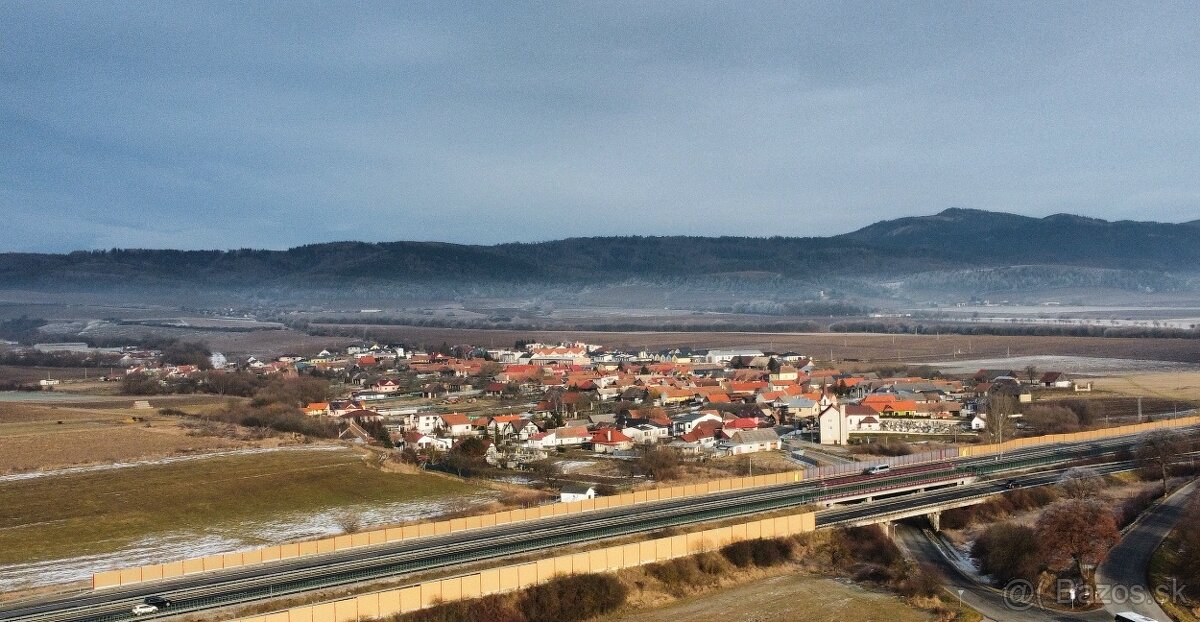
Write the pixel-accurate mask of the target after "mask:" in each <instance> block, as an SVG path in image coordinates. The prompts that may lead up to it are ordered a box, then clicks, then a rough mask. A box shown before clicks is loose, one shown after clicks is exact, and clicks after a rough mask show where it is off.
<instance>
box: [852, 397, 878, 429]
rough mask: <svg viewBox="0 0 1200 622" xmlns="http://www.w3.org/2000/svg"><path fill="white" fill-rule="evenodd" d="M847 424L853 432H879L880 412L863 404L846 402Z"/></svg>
mask: <svg viewBox="0 0 1200 622" xmlns="http://www.w3.org/2000/svg"><path fill="white" fill-rule="evenodd" d="M845 413H846V424H847V426H848V427H849V429H850V431H851V432H878V431H879V413H877V412H875V409H874V408H871V407H870V406H866V405H863V404H846V407H845Z"/></svg>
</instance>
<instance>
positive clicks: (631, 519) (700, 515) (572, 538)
mask: <svg viewBox="0 0 1200 622" xmlns="http://www.w3.org/2000/svg"><path fill="white" fill-rule="evenodd" d="M1130 442H1131V441H1130V440H1129V439H1125V440H1123V441H1120V442H1117V441H1108V442H1094V443H1084V444H1077V445H1075V446H1071V447H1068V446H1047V447H1042V448H1031V449H1028V450H1023V451H1018V452H1012V453H1010V454H1009V455H1006V456H1005V458H1004V462H1002V463H996V462H994V458H991V457H988V458H982V459H975V460H971V461H964V463H963V464H964V465H965V466H964V468H965V469H968V470H978V469H980V468H982V467H987V468H988V469H989V470H994V469H1003V468H1017V467H1015V466H1014V465H1023V464H1025V463H1028V462H1030V461H1039V460H1041V461H1048V462H1053V461H1058V462H1061V461H1063V460H1067V459H1071V458H1072V457H1076V455H1086V454H1095V453H1099V452H1104V451H1113V450H1115V449H1117V448H1120V447H1122V446H1125V445H1128V444H1129V443H1130ZM905 473H906V472H905V471H897V472H895V473H894V474H892V475H891V476H888V477H880V478H874V480H873V483H875V484H878V483H881V482H882V483H889V484H894V483H895V482H897V481H899V480H901V479H903V478H904V477H906V474H905ZM846 479H852V480H856V479H861V478H840V479H839V480H831V481H829V482H803V483H798V484H787V485H782V486H775V487H767V488H760V489H752V490H748V491H730V492H727V493H718V494H714V495H705V496H703V497H695V498H687V499H673V500H668V501H662V502H654V503H646V504H639V505H637V506H627V507H625V508H617V509H613V510H605V511H598V512H589V513H586V514H577V515H570V516H561V517H554V518H550V519H543V520H540V521H530V522H527V523H518V524H514V525H507V526H503V527H498V528H490V529H484V530H473V531H468V532H460V533H457V534H450V535H448V536H440V537H434V538H424V539H421V540H416V541H411V542H406V543H400V544H395V545H383V546H379V547H369V548H362V549H353V550H350V551H345V552H343V553H340V554H332V555H323V556H314V557H307V558H300V559H297V560H291V561H288V562H282V563H274V564H263V565H260V566H253V567H247V568H245V569H241V570H236V571H230V572H223V573H219V574H211V575H194V576H190V577H185V578H183V579H179V580H174V581H170V582H158V583H152V584H143V585H138V586H135V587H132V588H126V589H118V590H112V591H103V592H94V593H89V594H86V595H83V596H78V597H69V598H63V599H57V600H54V601H49V602H43V603H37V604H33V605H27V606H23V607H20V608H18V609H10V610H4V611H0V619H3V620H16V619H21V620H38V621H51V620H53V621H72V622H76V621H84V620H88V621H102V620H105V621H106V620H121V619H127V618H128V617H129V616H128V614H127V612H128V608H129V607H131V606H132V604H133V603H135V602H137V601H138V600H140V598H141V597H143V596H145V595H149V594H170V595H171V596H173V597H176V598H178V599H179V600H180V601H181V604H182V605H186V604H187V602H188V601H189V600H191V601H193V604H194V606H195V609H202V608H206V607H211V606H216V605H218V604H223V603H230V602H246V601H249V600H257V599H260V598H265V597H269V596H272V595H280V594H282V593H289V592H293V591H308V590H311V589H315V588H317V587H324V586H330V585H338V584H345V583H353V582H358V581H362V580H365V579H369V578H378V577H383V576H401V575H404V574H409V573H412V572H418V571H422V570H428V569H430V568H437V567H443V566H448V565H454V564H461V563H464V562H468V561H476V560H480V559H489V558H494V557H502V556H509V555H514V554H518V553H521V552H528V551H533V550H538V549H540V548H546V547H550V546H560V545H562V544H567V543H571V542H578V541H585V540H598V539H602V538H608V537H615V536H619V535H626V534H631V533H641V532H645V531H653V530H657V529H662V528H664V527H667V526H672V525H682V524H689V523H696V522H704V521H710V520H714V519H718V518H727V517H733V516H742V515H746V514H753V513H760V512H765V511H769V510H773V509H780V508H786V507H792V506H795V505H803V504H806V503H811V502H813V501H817V500H820V499H822V498H828V497H829V495H832V494H835V493H837V492H839V490H838V489H839V487H841V486H842V483H840V482H841V480H846ZM845 486H856V487H858V488H859V489H861V488H862V486H863V483H862V482H860V481H851V482H848V483H845ZM873 505H875V506H876V507H878V504H873ZM859 511H861V508H860V510H859Z"/></svg>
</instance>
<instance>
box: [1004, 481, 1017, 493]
mask: <svg viewBox="0 0 1200 622" xmlns="http://www.w3.org/2000/svg"><path fill="white" fill-rule="evenodd" d="M1004 487H1005V488H1007V489H1008V490H1016V489H1018V488H1020V487H1021V482H1018V481H1017V480H1015V479H1006V480H1004Z"/></svg>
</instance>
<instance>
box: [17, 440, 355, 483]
mask: <svg viewBox="0 0 1200 622" xmlns="http://www.w3.org/2000/svg"><path fill="white" fill-rule="evenodd" d="M277 451H345V447H342V446H340V445H285V446H283V447H250V448H246V449H230V450H226V451H210V452H206V453H200V454H188V455H184V456H169V457H166V458H153V459H149V460H135V461H133V462H114V463H111V464H95V465H90V466H78V467H65V468H61V469H48V470H45V471H31V472H29V473H13V474H12V475H0V484H2V483H4V482H15V481H19V480H27V479H38V478H41V477H50V476H53V475H70V474H73V473H92V472H95V471H111V470H114V469H128V468H130V467H139V466H151V465H156V464H171V463H173V462H188V461H191V460H205V459H208V458H218V457H221V456H248V455H252V454H265V453H273V452H277Z"/></svg>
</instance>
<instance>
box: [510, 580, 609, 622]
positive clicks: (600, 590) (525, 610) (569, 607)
mask: <svg viewBox="0 0 1200 622" xmlns="http://www.w3.org/2000/svg"><path fill="white" fill-rule="evenodd" d="M628 596H629V594H628V590H627V589H626V587H625V586H624V585H623V584H622V583H621V582H620V581H618V580H617V578H616V577H613V576H611V575H607V574H585V575H572V576H568V577H562V578H558V579H554V580H552V581H550V582H549V583H545V584H542V585H536V586H534V587H531V588H529V589H528V590H526V591H525V592H524V593H523V594H521V596H520V598H519V600H518V602H517V609H518V610H519V611H520V612H521V613H522V614H524V616H525V619H526V620H529V621H530V622H533V621H536V620H555V621H556V622H579V621H582V620H587V619H588V618H592V617H595V616H598V615H601V614H604V613H608V612H610V611H612V610H614V609H616V608H618V607H620V606H621V605H623V604H625V599H626V598H628Z"/></svg>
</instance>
